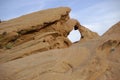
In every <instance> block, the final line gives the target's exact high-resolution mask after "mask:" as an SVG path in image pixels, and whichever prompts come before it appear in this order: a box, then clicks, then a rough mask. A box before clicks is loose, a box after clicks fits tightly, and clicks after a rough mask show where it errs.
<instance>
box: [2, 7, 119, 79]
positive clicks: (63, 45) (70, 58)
mask: <svg viewBox="0 0 120 80" xmlns="http://www.w3.org/2000/svg"><path fill="white" fill-rule="evenodd" d="M69 12H70V9H69V8H67V7H60V8H53V9H48V10H42V11H39V12H35V13H32V14H28V15H24V16H21V17H19V18H16V19H12V20H9V21H5V22H2V23H0V48H1V49H0V80H119V79H120V76H119V74H120V64H119V63H120V54H119V52H120V37H119V34H120V22H119V23H117V24H116V25H114V26H113V27H112V28H111V29H110V30H108V31H107V32H106V33H105V34H104V35H103V36H99V35H98V34H97V33H95V32H92V31H91V30H89V29H87V28H85V27H84V26H82V25H81V24H80V23H79V22H78V21H77V20H75V19H70V17H69ZM73 28H74V29H75V30H76V29H78V30H79V31H80V33H81V36H82V37H81V40H80V41H79V42H77V43H71V42H70V40H69V39H68V38H67V36H68V35H69V33H70V31H71V30H72V29H73Z"/></svg>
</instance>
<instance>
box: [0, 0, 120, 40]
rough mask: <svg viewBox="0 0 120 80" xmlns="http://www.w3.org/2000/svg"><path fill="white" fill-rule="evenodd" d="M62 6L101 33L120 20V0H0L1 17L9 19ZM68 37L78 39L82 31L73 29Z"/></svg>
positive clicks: (88, 26) (81, 22)
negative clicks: (69, 9) (68, 8)
mask: <svg viewBox="0 0 120 80" xmlns="http://www.w3.org/2000/svg"><path fill="white" fill-rule="evenodd" d="M61 6H65V7H70V8H71V9H72V11H71V12H70V17H71V18H75V19H77V20H78V21H79V22H80V24H81V25H84V26H85V27H87V28H89V29H90V30H92V31H94V32H97V33H98V34H99V35H102V34H103V33H104V32H106V31H107V30H108V29H109V28H110V27H111V26H112V25H114V24H115V23H117V22H119V21H120V0H0V19H1V20H9V19H12V18H15V17H19V16H21V15H25V14H28V13H31V12H35V11H39V10H43V9H48V8H55V7H61ZM68 38H69V39H70V40H71V41H72V42H75V41H78V40H79V39H80V33H79V32H78V31H74V30H73V31H72V32H71V33H70V35H69V36H68Z"/></svg>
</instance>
